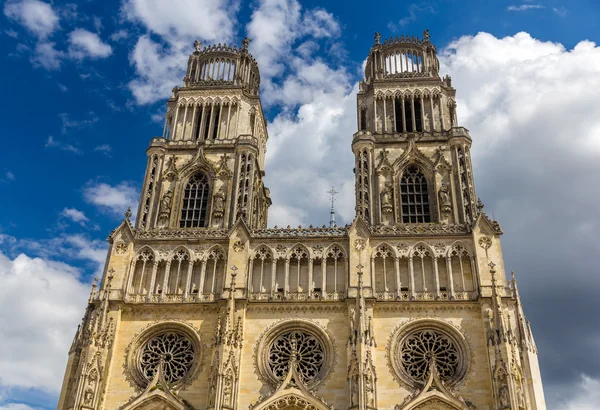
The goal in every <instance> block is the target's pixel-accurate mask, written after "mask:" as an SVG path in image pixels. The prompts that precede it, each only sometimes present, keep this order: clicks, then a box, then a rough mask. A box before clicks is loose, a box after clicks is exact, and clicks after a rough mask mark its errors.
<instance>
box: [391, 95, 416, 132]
mask: <svg viewBox="0 0 600 410" xmlns="http://www.w3.org/2000/svg"><path fill="white" fill-rule="evenodd" d="M392 108H393V114H394V124H393V125H394V131H395V132H422V131H423V130H424V128H423V124H424V118H423V112H424V107H423V104H422V99H421V98H420V96H418V95H417V96H415V97H411V98H408V97H404V98H403V97H396V98H395V99H394V100H393V107H392Z"/></svg>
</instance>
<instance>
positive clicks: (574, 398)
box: [550, 374, 600, 410]
mask: <svg viewBox="0 0 600 410" xmlns="http://www.w3.org/2000/svg"><path fill="white" fill-rule="evenodd" d="M561 390H563V389H561ZM564 390H566V391H564V392H562V391H561V392H558V393H556V392H555V394H553V395H554V396H556V398H554V400H555V402H554V401H552V402H550V403H553V404H554V406H553V407H554V408H556V409H564V410H596V409H597V408H598V403H600V379H597V378H593V377H589V376H587V375H585V374H582V375H581V379H580V381H579V383H578V384H577V385H575V386H574V387H569V388H568V389H564Z"/></svg>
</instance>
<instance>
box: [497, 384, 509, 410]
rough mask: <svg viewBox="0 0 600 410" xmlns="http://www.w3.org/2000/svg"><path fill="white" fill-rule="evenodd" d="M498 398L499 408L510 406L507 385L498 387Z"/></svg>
mask: <svg viewBox="0 0 600 410" xmlns="http://www.w3.org/2000/svg"><path fill="white" fill-rule="evenodd" d="M499 399H500V408H501V409H506V408H510V397H508V387H507V386H502V387H500V392H499Z"/></svg>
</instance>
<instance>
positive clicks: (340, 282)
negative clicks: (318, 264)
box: [325, 245, 346, 295]
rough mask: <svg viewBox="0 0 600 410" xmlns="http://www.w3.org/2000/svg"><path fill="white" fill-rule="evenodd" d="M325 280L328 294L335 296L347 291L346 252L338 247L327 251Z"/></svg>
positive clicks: (334, 246)
mask: <svg viewBox="0 0 600 410" xmlns="http://www.w3.org/2000/svg"><path fill="white" fill-rule="evenodd" d="M325 280H326V291H327V293H329V294H334V295H335V294H338V293H339V292H345V291H346V258H345V255H344V251H343V250H342V249H341V248H340V247H339V246H337V245H333V246H332V247H330V248H329V250H328V251H327V255H326V258H325Z"/></svg>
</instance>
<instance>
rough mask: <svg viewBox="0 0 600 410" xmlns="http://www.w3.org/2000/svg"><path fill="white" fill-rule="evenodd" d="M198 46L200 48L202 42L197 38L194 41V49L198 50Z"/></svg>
mask: <svg viewBox="0 0 600 410" xmlns="http://www.w3.org/2000/svg"><path fill="white" fill-rule="evenodd" d="M200 48H202V43H201V42H200V41H198V40H196V41H194V50H196V51H198V52H199V51H200Z"/></svg>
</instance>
